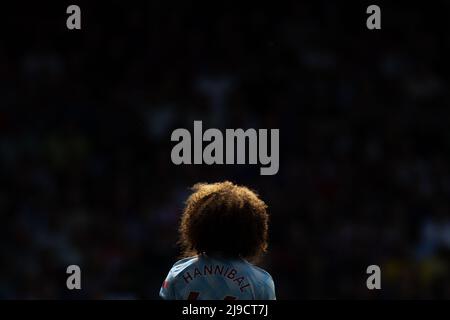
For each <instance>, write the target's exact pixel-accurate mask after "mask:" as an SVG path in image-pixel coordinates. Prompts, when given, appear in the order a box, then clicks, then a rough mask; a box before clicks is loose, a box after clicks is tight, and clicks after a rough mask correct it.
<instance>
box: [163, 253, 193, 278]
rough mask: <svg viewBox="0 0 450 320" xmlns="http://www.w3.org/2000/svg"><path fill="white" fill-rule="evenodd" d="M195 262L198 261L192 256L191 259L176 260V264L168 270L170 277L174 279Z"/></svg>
mask: <svg viewBox="0 0 450 320" xmlns="http://www.w3.org/2000/svg"><path fill="white" fill-rule="evenodd" d="M197 261H198V256H192V257H187V258H183V259H180V260H178V261H177V262H175V263H174V265H173V266H172V268H171V269H170V274H171V276H172V277H174V278H175V277H176V276H177V275H179V274H180V273H182V272H183V271H184V270H186V269H187V268H189V267H190V266H191V265H193V264H195V263H196V262H197Z"/></svg>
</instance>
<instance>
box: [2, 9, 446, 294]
mask: <svg viewBox="0 0 450 320" xmlns="http://www.w3.org/2000/svg"><path fill="white" fill-rule="evenodd" d="M80 7H81V10H82V30H79V31H68V30H67V29H65V18H66V15H65V8H64V7H63V6H61V5H59V7H58V6H55V5H53V4H51V5H50V4H48V5H47V7H46V6H44V5H42V4H41V3H40V4H39V6H37V5H34V6H33V5H32V6H31V7H30V8H29V10H19V9H17V11H12V12H11V14H10V15H9V16H8V17H4V18H5V19H3V20H2V25H3V24H5V25H7V26H8V29H5V28H2V33H5V34H3V36H2V37H1V38H0V181H1V183H0V213H1V217H2V222H1V229H0V230H1V233H0V234H1V239H2V241H1V242H0V248H1V250H0V261H1V263H0V298H4V299H16V298H25V299H37V298H43V299H56V298H64V299H71V298H87V299H116V298H120V299H128V298H130V299H157V298H158V293H159V288H160V286H161V283H162V281H163V280H164V277H165V276H166V274H167V272H168V270H169V269H170V267H171V266H172V264H173V263H174V262H175V261H176V260H177V258H178V255H179V254H180V252H179V249H178V248H177V245H176V241H177V223H178V219H179V217H180V214H181V211H182V209H183V205H184V203H183V202H184V200H185V199H186V197H187V196H188V194H189V191H190V190H189V188H190V186H192V185H193V184H194V183H196V182H201V181H205V182H214V181H221V180H225V179H227V180H231V181H234V182H236V183H238V184H244V185H248V186H250V187H251V188H253V189H255V190H256V191H258V192H259V194H260V195H261V197H262V198H263V199H264V200H265V201H266V202H267V204H268V205H269V210H270V213H271V230H270V247H269V252H268V254H267V255H266V256H265V257H264V259H263V260H262V261H261V266H262V267H263V268H265V269H267V270H268V271H269V272H270V273H271V274H272V276H273V278H274V281H275V285H276V291H277V296H278V298H279V299H315V298H327V299H334V298H358V299H361V298H362V299H372V298H374V299H379V298H382V299H383V298H384V299H398V298H401V299H410V298H412V299H431V298H447V299H449V298H450V272H449V270H450V214H449V210H450V203H449V199H450V166H449V164H450V131H449V130H448V127H449V124H450V109H449V108H448V107H449V103H450V99H449V93H448V85H449V74H450V73H449V62H448V56H449V55H450V50H449V49H450V36H449V34H448V33H445V31H446V30H447V29H448V26H447V25H446V22H445V21H446V18H445V16H442V17H441V15H443V14H444V13H445V12H448V10H450V8H449V4H448V3H447V2H445V1H436V5H435V6H433V7H432V8H426V7H424V6H422V7H415V6H413V5H411V6H409V7H408V8H405V7H401V6H400V5H398V6H394V5H393V4H391V5H390V6H389V7H385V9H384V8H383V7H382V10H384V11H382V12H383V14H382V19H383V20H382V30H378V31H369V30H367V29H365V19H366V15H365V10H364V8H362V7H353V8H352V7H351V6H350V5H349V6H344V5H343V4H338V3H337V2H336V3H335V4H330V3H329V2H324V1H316V2H312V1H311V3H309V4H307V3H303V2H299V1H293V2H291V3H289V4H285V5H283V6H281V5H280V6H279V7H278V6H272V5H271V6H268V5H267V6H264V5H261V6H260V7H254V6H251V7H250V6H248V7H246V6H245V5H242V7H236V6H231V5H230V6H223V7H220V8H219V7H217V6H216V7H213V6H211V7H208V8H204V7H202V8H199V7H195V6H193V5H192V4H188V3H184V4H177V5H162V4H151V3H147V4H136V5H131V4H130V3H123V2H122V3H121V2H119V1H112V2H111V4H110V5H109V7H108V8H106V9H105V7H104V6H100V4H99V5H94V4H85V5H83V4H81V5H80ZM38 10H41V11H42V13H41V14H37V13H36V12H41V11H38ZM446 10H447V11H446ZM14 13H15V14H16V15H14ZM17 15H20V16H21V17H22V18H21V19H18V16H17ZM24 21H26V22H24ZM447 24H448V23H447ZM6 30H8V32H5V31H6ZM446 57H447V58H446ZM194 120H202V121H203V125H204V127H205V128H206V127H215V128H222V129H223V128H269V129H270V128H279V129H280V170H279V172H278V174H277V175H275V176H260V175H259V166H250V165H249V166H247V165H239V166H238V165H235V166H229V165H228V166H227V165H223V166H216V165H215V166H206V165H203V166H194V165H192V166H175V165H173V164H172V162H171V160H170V152H171V148H172V147H173V143H172V142H171V141H170V134H171V132H172V131H173V130H174V129H175V128H187V129H188V130H192V128H193V121H194ZM230 237H232V234H230ZM71 264H76V265H79V266H80V267H81V270H82V290H81V291H69V290H67V288H66V277H67V274H66V267H67V266H68V265H71ZM372 264H376V265H379V266H380V268H381V272H382V290H380V291H370V290H368V289H367V287H366V279H367V277H368V275H367V274H366V268H367V267H368V266H369V265H372Z"/></svg>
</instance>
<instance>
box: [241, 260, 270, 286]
mask: <svg viewBox="0 0 450 320" xmlns="http://www.w3.org/2000/svg"><path fill="white" fill-rule="evenodd" d="M244 263H245V264H246V265H247V266H248V267H249V268H251V269H252V270H253V272H254V273H255V274H256V275H257V277H258V279H260V280H263V281H273V279H272V276H271V275H270V273H269V272H267V271H266V270H264V269H263V268H261V267H258V266H257V265H254V264H253V263H251V262H248V261H247V260H244Z"/></svg>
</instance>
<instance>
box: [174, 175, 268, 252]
mask: <svg viewBox="0 0 450 320" xmlns="http://www.w3.org/2000/svg"><path fill="white" fill-rule="evenodd" d="M192 189H193V193H192V194H191V195H190V197H189V198H188V199H187V201H186V207H185V209H184V212H183V215H182V218H181V224H180V229H179V231H180V244H181V246H182V248H183V250H184V255H185V256H188V255H191V254H200V253H206V254H210V255H214V254H220V255H223V256H229V257H242V258H246V259H253V258H257V257H258V256H259V255H260V254H262V253H263V252H265V251H266V249H267V230H268V220H269V217H268V214H267V211H266V208H267V206H266V204H265V203H264V202H263V201H262V200H261V199H259V197H258V195H257V194H256V193H255V192H253V191H251V190H250V189H248V188H247V187H244V186H238V185H235V184H233V183H231V182H229V181H225V182H219V183H212V184H206V183H199V184H196V185H194V186H193V188H192Z"/></svg>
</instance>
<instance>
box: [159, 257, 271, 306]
mask: <svg viewBox="0 0 450 320" xmlns="http://www.w3.org/2000/svg"><path fill="white" fill-rule="evenodd" d="M160 296H161V297H162V298H163V299H167V300H185V299H188V300H196V299H199V300H222V299H242V300H275V286H274V283H273V280H272V277H271V276H270V274H269V273H268V272H266V271H264V270H263V269H261V268H258V267H257V266H254V265H252V264H251V263H249V262H247V261H245V260H243V259H235V260H228V259H222V258H212V257H208V256H206V255H200V256H195V257H190V258H185V259H182V260H180V261H178V262H177V263H175V264H174V265H173V267H172V269H171V270H170V271H169V274H168V275H167V277H166V279H165V280H164V282H163V285H162V287H161V290H160Z"/></svg>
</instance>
